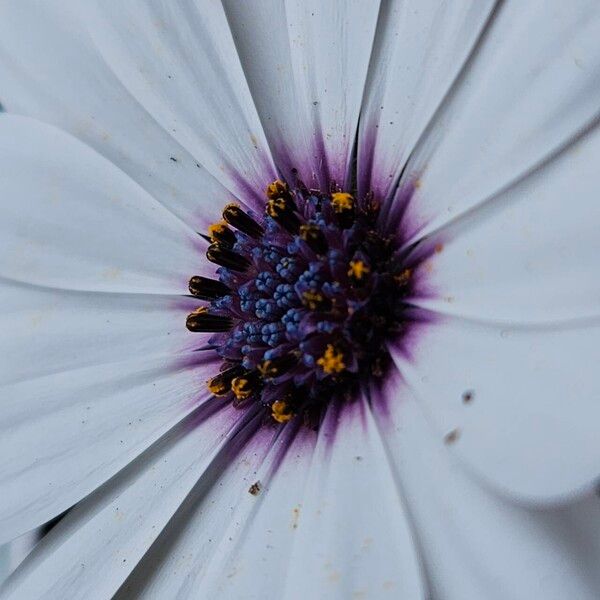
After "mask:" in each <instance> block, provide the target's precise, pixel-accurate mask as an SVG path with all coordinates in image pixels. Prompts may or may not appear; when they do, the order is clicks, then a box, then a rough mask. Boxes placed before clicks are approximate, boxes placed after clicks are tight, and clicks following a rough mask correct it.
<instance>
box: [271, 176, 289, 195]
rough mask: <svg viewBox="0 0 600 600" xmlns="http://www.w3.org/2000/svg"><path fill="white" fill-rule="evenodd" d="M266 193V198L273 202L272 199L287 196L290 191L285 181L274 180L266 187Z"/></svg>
mask: <svg viewBox="0 0 600 600" xmlns="http://www.w3.org/2000/svg"><path fill="white" fill-rule="evenodd" d="M266 193H267V198H268V199H269V200H273V199H274V198H279V197H281V196H289V195H290V190H289V188H288V185H287V183H285V181H281V179H276V180H275V181H273V182H272V183H270V184H269V185H268V186H267V190H266Z"/></svg>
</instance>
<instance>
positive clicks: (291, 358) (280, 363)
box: [258, 352, 298, 379]
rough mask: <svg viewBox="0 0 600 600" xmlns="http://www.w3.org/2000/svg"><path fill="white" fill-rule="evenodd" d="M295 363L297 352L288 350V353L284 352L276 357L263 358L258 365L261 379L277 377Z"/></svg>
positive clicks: (296, 362)
mask: <svg viewBox="0 0 600 600" xmlns="http://www.w3.org/2000/svg"><path fill="white" fill-rule="evenodd" d="M297 364H298V353H296V352H289V353H288V354H284V355H283V356H279V357H278V358H273V359H271V360H263V362H262V363H261V364H260V365H259V366H258V370H259V371H260V374H261V375H262V377H263V379H273V378H275V377H279V376H280V375H284V374H285V373H287V372H288V371H289V370H290V369H291V368H293V367H294V366H296V365H297Z"/></svg>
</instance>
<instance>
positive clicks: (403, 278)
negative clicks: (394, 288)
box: [394, 269, 412, 285]
mask: <svg viewBox="0 0 600 600" xmlns="http://www.w3.org/2000/svg"><path fill="white" fill-rule="evenodd" d="M411 275H412V269H404V271H402V273H400V274H399V275H395V276H394V280H395V281H396V283H397V284H398V285H406V284H407V283H408V282H409V281H410V277H411Z"/></svg>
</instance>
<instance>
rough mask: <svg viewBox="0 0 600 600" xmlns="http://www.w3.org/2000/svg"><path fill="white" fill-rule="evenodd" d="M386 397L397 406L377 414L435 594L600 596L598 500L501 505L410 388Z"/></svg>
mask: <svg viewBox="0 0 600 600" xmlns="http://www.w3.org/2000/svg"><path fill="white" fill-rule="evenodd" d="M388 394H389V397H388V409H389V410H388V411H387V412H386V413H385V414H382V413H381V412H379V413H375V414H376V418H377V421H378V423H379V425H380V427H381V430H382V435H383V436H384V439H385V440H387V442H388V444H389V451H390V454H391V455H392V456H393V457H394V463H395V465H396V468H397V476H398V478H399V480H400V482H401V488H402V490H403V494H404V498H405V500H406V503H407V507H408V511H409V514H410V517H411V520H412V524H413V526H414V531H415V532H416V537H417V539H418V541H419V550H420V552H421V554H422V556H423V559H424V562H425V567H426V571H427V575H428V580H429V583H430V586H431V595H432V597H433V598H436V599H440V600H442V599H443V600H470V599H472V598H473V599H479V598H486V600H531V599H532V598H544V600H562V599H564V598H577V599H578V600H579V599H581V600H586V599H587V600H594V599H595V598H598V596H599V594H600V580H599V578H598V576H597V571H598V569H597V564H598V560H599V559H600V544H599V543H598V540H599V538H598V534H599V533H600V529H599V526H598V523H600V518H599V517H600V502H599V501H598V499H597V498H595V497H593V496H592V497H590V498H588V499H586V500H584V501H581V502H577V503H573V504H571V505H569V506H568V507H565V508H561V509H553V510H543V509H532V508H530V509H527V508H524V507H520V506H517V505H515V504H513V503H511V502H509V501H507V500H505V499H502V498H501V497H499V496H498V495H496V494H494V493H491V492H490V491H489V490H486V489H483V488H481V487H480V486H478V485H477V484H476V483H475V482H474V481H473V480H472V479H471V478H469V477H468V476H467V475H466V474H465V472H464V471H463V470H462V469H461V468H460V466H458V465H456V463H455V461H453V460H452V457H451V455H450V454H449V453H448V450H447V448H446V447H445V445H444V443H443V441H442V440H441V439H440V438H439V436H435V435H434V434H433V431H432V429H431V427H430V424H429V423H427V422H426V421H425V419H424V418H423V414H422V411H421V410H420V408H419V407H418V405H417V403H416V402H415V400H414V398H413V396H412V394H411V392H410V390H408V389H407V388H406V386H405V385H404V384H402V383H399V382H398V383H396V384H395V385H394V384H392V385H390V386H389V389H388ZM475 402H477V399H476V400H475Z"/></svg>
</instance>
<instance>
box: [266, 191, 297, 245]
mask: <svg viewBox="0 0 600 600" xmlns="http://www.w3.org/2000/svg"><path fill="white" fill-rule="evenodd" d="M295 210H296V205H295V204H294V201H293V200H292V198H291V196H280V197H278V198H272V199H271V200H269V201H268V202H267V207H266V213H267V215H269V217H271V218H272V219H274V220H275V221H277V222H278V223H279V224H280V225H281V226H282V227H283V228H284V229H285V230H287V231H289V232H290V233H291V234H293V235H295V234H297V233H298V230H299V229H300V219H299V218H298V215H297V214H296V213H295V212H294V211H295Z"/></svg>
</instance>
